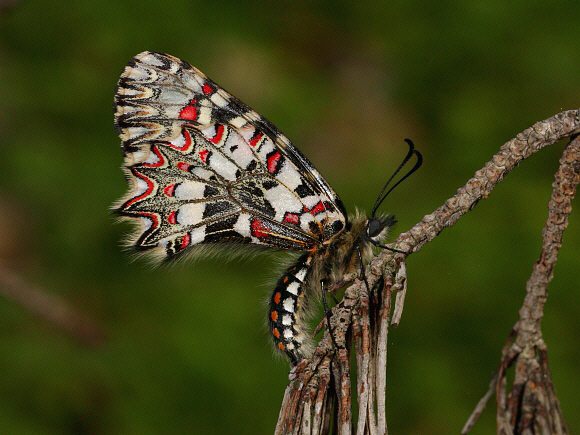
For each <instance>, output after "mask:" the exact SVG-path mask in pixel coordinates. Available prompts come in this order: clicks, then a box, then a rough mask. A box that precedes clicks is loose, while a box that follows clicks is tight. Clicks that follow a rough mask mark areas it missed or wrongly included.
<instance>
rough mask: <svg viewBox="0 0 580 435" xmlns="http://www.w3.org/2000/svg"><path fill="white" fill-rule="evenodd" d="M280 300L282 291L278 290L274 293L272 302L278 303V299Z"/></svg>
mask: <svg viewBox="0 0 580 435" xmlns="http://www.w3.org/2000/svg"><path fill="white" fill-rule="evenodd" d="M281 300H282V293H280V292H278V293H276V294H275V295H274V302H276V303H277V304H279V303H280V301H281Z"/></svg>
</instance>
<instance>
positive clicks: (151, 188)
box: [123, 170, 155, 208]
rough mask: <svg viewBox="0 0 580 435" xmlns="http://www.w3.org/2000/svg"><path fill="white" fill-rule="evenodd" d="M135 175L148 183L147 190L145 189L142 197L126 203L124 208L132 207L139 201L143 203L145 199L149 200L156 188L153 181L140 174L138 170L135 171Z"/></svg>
mask: <svg viewBox="0 0 580 435" xmlns="http://www.w3.org/2000/svg"><path fill="white" fill-rule="evenodd" d="M133 175H134V176H135V177H138V178H140V179H141V180H143V181H145V183H147V189H145V192H143V193H142V194H141V195H139V196H136V197H135V198H133V199H131V200H130V201H127V202H126V203H125V205H123V208H129V207H131V206H132V205H133V204H135V203H136V202H138V201H141V200H142V199H144V198H147V197H148V196H149V195H151V192H153V188H154V187H155V185H154V184H153V181H151V180H150V179H149V178H147V177H146V176H145V175H143V174H140V173H139V172H137V171H136V170H133Z"/></svg>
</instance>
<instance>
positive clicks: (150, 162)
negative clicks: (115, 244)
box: [113, 52, 421, 364]
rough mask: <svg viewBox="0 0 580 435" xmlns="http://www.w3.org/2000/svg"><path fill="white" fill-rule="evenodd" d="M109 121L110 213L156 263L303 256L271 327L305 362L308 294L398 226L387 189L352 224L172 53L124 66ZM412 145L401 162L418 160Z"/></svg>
mask: <svg viewBox="0 0 580 435" xmlns="http://www.w3.org/2000/svg"><path fill="white" fill-rule="evenodd" d="M114 114H115V127H116V129H117V132H118V133H119V135H120V137H121V141H122V146H121V148H122V151H123V154H124V165H123V168H124V171H125V174H126V177H127V180H128V183H129V191H128V192H127V194H126V195H125V196H124V197H123V198H121V199H120V200H119V201H118V202H117V203H116V204H115V205H114V206H113V209H114V211H115V212H116V213H117V214H119V215H120V216H121V217H123V218H128V219H130V220H132V221H134V222H136V223H137V227H136V231H135V233H134V234H133V236H132V237H131V238H130V241H129V243H130V244H131V245H133V246H134V247H135V248H136V249H137V250H140V251H146V252H148V253H149V254H150V255H151V256H152V257H153V258H155V259H157V260H170V259H174V258H178V257H181V256H182V255H183V254H187V253H190V254H193V255H200V254H204V253H208V252H215V251H216V250H222V251H223V250H226V251H227V252H235V250H236V248H240V247H258V248H259V247H262V248H271V249H277V250H288V251H299V252H302V255H300V256H299V258H298V259H297V260H296V261H295V263H294V264H292V265H291V266H290V267H288V268H287V270H286V271H285V272H284V274H283V276H282V277H281V278H280V279H279V280H278V282H277V283H276V286H275V288H274V291H273V293H272V296H271V298H270V304H269V313H268V324H269V329H270V333H271V336H272V339H273V341H274V344H275V346H276V347H277V348H278V349H279V350H280V351H282V352H284V353H285V354H286V355H287V356H288V357H289V358H290V361H291V362H292V363H293V364H297V363H298V362H299V361H300V360H301V359H303V358H306V357H308V356H309V355H310V354H311V353H312V351H313V342H312V339H311V338H310V336H309V334H308V330H307V329H308V328H307V318H308V312H309V310H308V307H309V305H311V303H309V302H311V298H312V296H313V295H314V294H316V293H317V291H318V292H319V291H320V287H321V285H322V286H324V287H327V288H329V287H333V286H334V285H335V284H336V283H337V282H338V281H339V280H340V279H341V277H342V276H344V275H345V274H346V273H355V272H356V271H358V268H359V267H360V265H361V264H364V262H366V261H368V259H369V258H370V256H371V255H372V247H373V245H375V246H382V245H381V243H382V242H383V241H384V240H385V238H386V235H387V232H388V229H389V227H390V226H392V225H393V224H394V222H395V220H394V218H393V217H389V216H375V213H376V209H377V208H378V206H379V205H380V203H381V202H382V200H384V197H385V196H386V194H385V195H383V192H384V191H385V189H386V187H387V185H385V188H383V192H381V195H380V196H379V199H377V202H376V203H375V207H374V209H373V213H372V215H371V217H370V218H367V217H366V216H365V215H363V214H361V213H357V214H355V215H353V216H348V215H347V213H346V210H345V207H344V205H343V203H342V201H341V199H340V198H339V197H338V195H337V194H336V193H335V191H334V190H333V189H332V187H330V185H329V184H328V183H327V182H326V180H325V179H324V178H323V177H322V176H321V175H320V173H319V172H318V171H317V170H316V169H315V168H314V166H313V165H312V164H311V163H310V162H309V161H308V160H307V159H306V157H305V156H304V155H303V154H302V153H301V152H300V151H299V150H298V149H297V148H296V147H295V146H294V145H293V144H292V143H291V142H290V141H289V140H288V139H287V138H286V136H284V135H283V134H282V133H281V132H280V131H279V130H278V129H277V128H276V127H275V126H274V125H273V124H272V123H270V122H269V121H268V120H266V119H265V118H264V117H262V116H261V115H259V114H258V113H257V112H255V111H254V110H252V109H251V108H250V107H248V106H247V105H246V104H244V103H242V102H241V101H240V100H238V99H237V98H235V97H233V96H232V95H230V94H229V93H228V92H226V91H225V90H223V89H222V88H221V87H219V86H218V85H216V84H215V83H214V82H213V81H211V80H210V79H209V78H207V77H206V76H205V75H204V74H203V73H202V72H201V71H199V70H197V69H196V68H194V67H193V66H191V65H189V64H188V63H186V62H184V61H182V60H180V59H178V58H176V57H173V56H170V55H168V54H162V53H154V52H143V53H140V54H138V55H137V56H135V57H134V58H133V59H132V60H131V61H130V62H129V64H128V65H127V66H126V67H125V70H124V71H123V74H122V75H121V78H120V80H119V83H118V85H117V89H116V92H115V102H114ZM409 143H410V151H409V154H408V155H407V158H406V159H407V160H408V159H409V158H410V156H411V155H413V154H414V155H417V156H418V158H419V160H420V159H421V155H420V154H419V153H418V152H417V151H416V150H414V149H413V146H412V143H411V142H410V141H409ZM403 164H404V163H403ZM403 164H401V166H402V165H403ZM419 165H420V162H419ZM416 166H417V165H416ZM414 170H415V168H414V169H413V170H412V171H414ZM412 171H411V172H412ZM407 175H408V174H407ZM391 179H392V177H391ZM389 181H390V180H389ZM400 181H402V180H400ZM400 181H399V182H400ZM387 184H388V183H387ZM397 184H398V183H397ZM393 187H394V186H393ZM391 190H392V188H391ZM388 192H390V190H389V191H388ZM388 192H387V194H388Z"/></svg>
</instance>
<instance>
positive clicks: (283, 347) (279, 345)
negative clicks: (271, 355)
mask: <svg viewBox="0 0 580 435" xmlns="http://www.w3.org/2000/svg"><path fill="white" fill-rule="evenodd" d="M278 349H280V350H281V351H282V352H283V351H285V350H286V346H284V343H282V342H280V343H278Z"/></svg>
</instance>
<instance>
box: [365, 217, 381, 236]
mask: <svg viewBox="0 0 580 435" xmlns="http://www.w3.org/2000/svg"><path fill="white" fill-rule="evenodd" d="M383 228H384V226H383V225H382V224H381V221H379V220H378V219H371V220H370V221H369V223H368V224H367V232H368V235H369V237H370V238H373V237H377V236H378V235H379V234H380V233H381V231H382V230H383Z"/></svg>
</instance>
